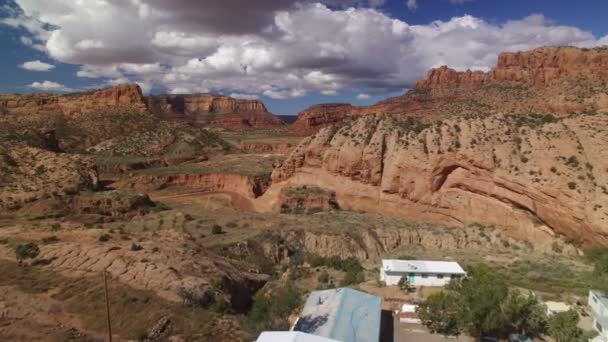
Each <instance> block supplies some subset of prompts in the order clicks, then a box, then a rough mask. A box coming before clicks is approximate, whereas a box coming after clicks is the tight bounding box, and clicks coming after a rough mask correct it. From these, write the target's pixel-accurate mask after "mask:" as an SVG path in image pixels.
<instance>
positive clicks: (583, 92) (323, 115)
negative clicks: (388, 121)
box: [290, 47, 608, 134]
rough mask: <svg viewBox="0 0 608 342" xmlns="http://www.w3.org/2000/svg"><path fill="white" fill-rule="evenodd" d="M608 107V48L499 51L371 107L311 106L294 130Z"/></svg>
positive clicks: (443, 70)
mask: <svg viewBox="0 0 608 342" xmlns="http://www.w3.org/2000/svg"><path fill="white" fill-rule="evenodd" d="M607 109H608V47H599V48H593V49H580V48H575V47H543V48H538V49H535V50H531V51H526V52H508V53H502V54H500V56H499V58H498V63H497V66H496V68H495V69H493V70H491V71H489V72H481V71H464V72H458V71H455V70H453V69H450V68H449V67H447V66H443V67H440V68H436V69H432V70H430V71H429V72H428V73H427V75H426V77H425V78H424V79H422V80H420V81H418V82H417V83H416V84H415V85H414V87H413V88H412V90H410V91H408V92H407V93H406V94H404V95H402V96H399V97H395V98H390V99H387V100H384V101H380V102H378V103H376V104H374V105H372V106H367V107H354V106H352V105H350V104H327V105H316V106H312V107H310V108H309V109H307V110H304V111H302V112H301V113H299V114H298V119H297V121H296V122H295V123H294V124H293V125H291V126H290V130H291V131H293V132H296V133H301V134H311V133H314V132H316V131H317V130H318V129H319V128H321V127H325V126H327V125H329V124H332V123H335V122H338V121H341V120H343V119H344V118H346V117H350V116H361V115H368V114H377V113H384V114H391V115H397V116H409V117H415V118H419V119H421V120H423V121H426V122H430V121H433V120H439V119H444V118H449V117H453V116H458V115H467V114H469V113H475V114H485V115H490V114H497V113H551V114H555V115H559V116H563V115H568V114H570V113H578V112H584V111H597V110H607Z"/></svg>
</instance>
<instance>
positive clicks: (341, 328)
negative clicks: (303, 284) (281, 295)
mask: <svg viewBox="0 0 608 342" xmlns="http://www.w3.org/2000/svg"><path fill="white" fill-rule="evenodd" d="M381 311H382V300H381V299H380V298H379V297H376V296H372V295H369V294H367V293H365V292H361V291H357V290H353V289H349V288H339V289H330V290H323V291H314V292H312V293H311V294H310V296H308V299H307V300H306V304H305V305H304V309H302V313H301V314H300V317H299V318H298V321H297V322H296V324H295V326H294V329H293V330H295V331H302V332H305V333H309V334H314V335H318V336H324V337H328V338H332V339H335V340H339V341H344V342H371V341H373V342H376V341H378V339H379V336H380V316H381Z"/></svg>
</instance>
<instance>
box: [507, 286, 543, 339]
mask: <svg viewBox="0 0 608 342" xmlns="http://www.w3.org/2000/svg"><path fill="white" fill-rule="evenodd" d="M503 312H504V313H505V316H506V320H507V322H510V327H509V331H508V332H513V331H516V332H518V333H520V334H523V335H525V336H529V337H534V336H538V335H540V334H541V333H542V332H543V331H544V329H545V326H546V324H547V315H546V314H545V309H544V307H543V305H541V304H540V302H539V301H538V299H537V298H536V296H534V294H533V293H532V292H530V293H529V294H528V296H523V295H522V294H521V293H520V292H519V291H511V292H510V293H509V296H508V297H507V299H506V300H505V302H504V303H503Z"/></svg>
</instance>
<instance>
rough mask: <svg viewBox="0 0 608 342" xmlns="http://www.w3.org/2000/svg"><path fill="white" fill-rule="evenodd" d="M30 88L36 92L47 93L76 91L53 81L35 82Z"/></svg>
mask: <svg viewBox="0 0 608 342" xmlns="http://www.w3.org/2000/svg"><path fill="white" fill-rule="evenodd" d="M28 87H30V88H32V89H36V90H41V91H47V92H70V91H74V90H75V89H72V88H69V87H66V86H64V85H63V84H61V83H57V82H52V81H43V82H34V83H32V84H30V85H28Z"/></svg>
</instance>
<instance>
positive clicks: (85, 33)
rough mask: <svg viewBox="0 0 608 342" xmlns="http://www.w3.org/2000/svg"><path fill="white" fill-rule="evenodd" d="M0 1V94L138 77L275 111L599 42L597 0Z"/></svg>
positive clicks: (355, 97) (154, 89) (606, 4)
mask: <svg viewBox="0 0 608 342" xmlns="http://www.w3.org/2000/svg"><path fill="white" fill-rule="evenodd" d="M0 3H1V4H2V5H1V6H2V9H1V17H2V24H1V25H0V44H2V46H3V49H2V52H0V53H1V54H2V61H3V63H2V64H0V72H1V73H2V75H3V77H2V79H3V81H2V82H1V83H0V92H19V93H24V92H34V91H51V92H65V91H74V90H86V89H91V88H96V87H107V86H111V85H113V84H118V83H121V82H137V83H139V84H140V85H141V86H142V88H143V89H144V90H145V91H146V92H150V93H170V92H171V93H185V92H192V93H196V92H212V93H223V94H226V95H234V96H237V97H244V98H256V97H257V98H260V99H261V100H263V101H264V102H265V103H266V105H267V107H268V108H269V109H270V110H271V111H273V112H275V113H277V114H296V113H297V112H298V111H300V110H303V109H305V108H306V107H308V106H309V105H312V104H316V103H326V102H350V103H353V104H356V105H367V104H371V103H374V102H376V101H378V100H381V99H384V98H387V97H391V96H396V95H400V94H402V93H403V92H404V91H405V90H406V89H407V88H408V87H409V86H411V84H412V83H413V82H414V81H415V80H417V79H419V78H421V77H422V76H423V75H424V73H425V72H426V70H427V69H429V68H430V67H435V66H439V65H443V64H447V65H449V66H451V67H454V68H456V69H467V68H472V69H477V70H488V69H489V68H491V67H492V66H493V65H494V63H495V61H496V57H497V55H498V53H499V52H501V51H517V50H526V49H532V48H535V47H538V46H542V45H576V46H596V45H603V44H608V24H606V19H605V15H606V13H608V1H603V0H586V1H585V0H581V1H577V2H573V1H566V0H552V1H549V0H534V1H530V0H527V1H524V0H510V1H498V0H468V1H464V0H417V1H413V0H384V1H382V0H344V1H337V0H322V2H321V3H317V2H315V1H309V0H304V1H302V0H300V1H297V0H267V1H265V2H264V3H263V5H260V4H261V3H260V2H252V1H249V0H221V1H220V0H207V1H196V0H175V1H173V2H171V4H170V5H168V2H166V1H163V0H137V1H130V2H128V1H119V0H105V2H103V1H94V0H88V1H87V0H84V1H82V2H81V3H80V5H76V4H75V2H74V1H72V0H45V1H44V2H41V1H38V0H15V1H13V0H10V1H9V0H2V1H0ZM345 4H346V5H345ZM233 8H240V11H234V10H232V9H233ZM243 14H246V15H243ZM38 61H39V62H41V63H38ZM26 62H30V63H28V64H26V65H25V66H24V65H23V64H24V63H26ZM32 62H33V63H32ZM47 69H48V70H47Z"/></svg>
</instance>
